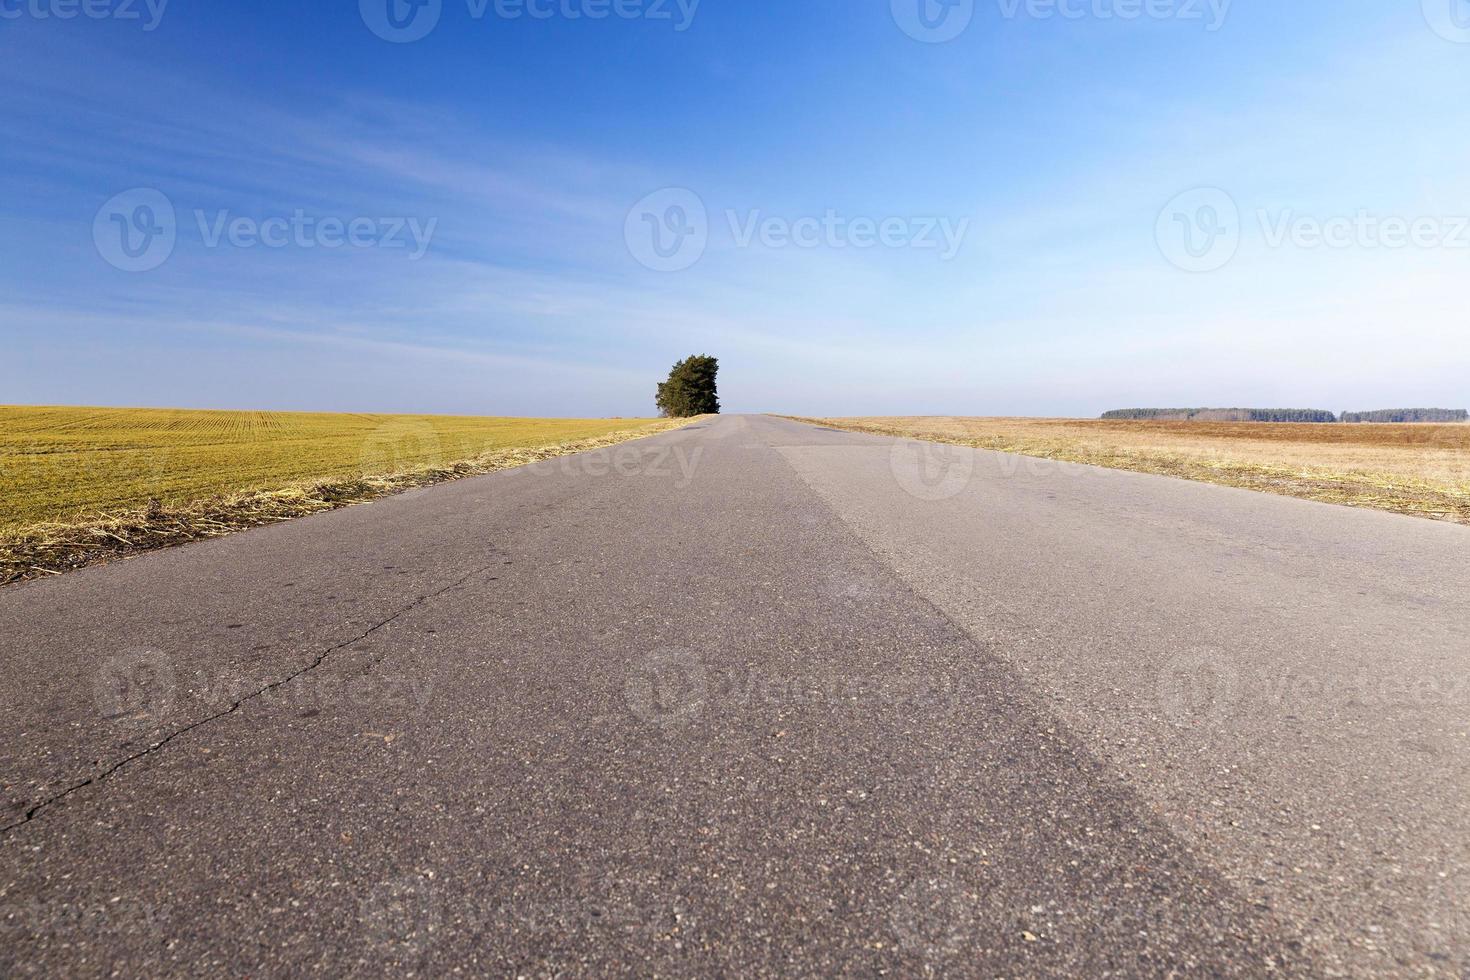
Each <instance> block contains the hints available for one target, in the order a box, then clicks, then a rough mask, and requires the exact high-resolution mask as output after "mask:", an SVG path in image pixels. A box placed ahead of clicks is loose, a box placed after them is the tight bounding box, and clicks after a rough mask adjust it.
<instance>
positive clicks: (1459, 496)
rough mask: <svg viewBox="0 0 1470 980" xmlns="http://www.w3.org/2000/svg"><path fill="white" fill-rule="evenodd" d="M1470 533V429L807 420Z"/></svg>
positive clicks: (1449, 426)
mask: <svg viewBox="0 0 1470 980" xmlns="http://www.w3.org/2000/svg"><path fill="white" fill-rule="evenodd" d="M805 421H808V422H818V423H821V424H823V425H829V426H832V427H834V428H846V429H854V430H857V431H862V432H875V433H881V434H884V435H899V436H908V437H911V438H916V439H926V440H932V441H935V442H948V443H955V444H958V445H967V446H976V447H979V448H982V449H994V450H998V451H1001V452H1011V453H1019V454H1021V455H1025V456H1038V457H1042V458H1045V459H1057V460H1065V461H1068V462H1076V463H1089V464H1093V465H1097V466H1107V467H1110V468H1113V469H1125V470H1137V471H1140V472H1145V473H1158V474H1162V475H1165V476H1176V477H1182V478H1185V479H1190V480H1200V481H1204V482H1207V483H1220V484H1225V485H1227V486H1236V487H1245V488H1248V489H1251V490H1264V491H1267V492H1271V493H1280V494H1286V495H1289V496H1296V497H1305V498H1307V499H1311V500H1321V501H1326V502H1329V503H1337V504H1349V505H1352V506H1358V507H1374V508H1377V509H1380V510H1390V511H1394V512H1397V513H1402V514H1412V515H1415V516H1419V517H1433V518H1438V519H1441V520H1451V521H1456V522H1459V523H1462V524H1470V425H1466V424H1438V425H1435V424H1418V425H1393V424H1362V425H1359V424H1343V423H1336V424H1318V425H1308V424H1298V423H1271V422H1163V421H1134V420H1092V419H1017V418H958V417H947V416H933V417H914V418H897V417H894V418H842V419H830V418H827V419H806V420H805Z"/></svg>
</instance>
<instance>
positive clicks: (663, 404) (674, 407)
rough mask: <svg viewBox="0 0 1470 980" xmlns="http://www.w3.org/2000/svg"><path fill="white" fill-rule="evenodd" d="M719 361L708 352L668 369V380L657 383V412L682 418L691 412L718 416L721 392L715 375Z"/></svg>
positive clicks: (717, 371) (718, 368)
mask: <svg viewBox="0 0 1470 980" xmlns="http://www.w3.org/2000/svg"><path fill="white" fill-rule="evenodd" d="M719 373H720V362H719V360H718V359H717V358H713V357H709V356H707V355H703V354H701V355H698V356H695V357H686V358H684V360H682V361H680V362H679V363H678V364H675V365H674V369H673V370H672V371H670V372H669V380H667V381H665V382H662V383H661V384H660V385H659V386H658V396H657V397H656V399H655V401H656V403H657V404H658V410H659V414H661V415H665V416H667V417H669V418H676V419H683V418H689V417H690V416H692V415H718V414H719V413H720V392H719V388H718V387H717V385H716V384H715V376H716V375H718V374H719Z"/></svg>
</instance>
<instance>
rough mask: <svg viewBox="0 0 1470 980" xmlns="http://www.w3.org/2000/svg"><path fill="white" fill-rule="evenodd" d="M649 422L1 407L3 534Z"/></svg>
mask: <svg viewBox="0 0 1470 980" xmlns="http://www.w3.org/2000/svg"><path fill="white" fill-rule="evenodd" d="M654 423H655V420H653V419H510V418H475V417H452V416H430V415H334V414H311V413H296V412H206V411H192V410H183V409H121V408H29V407H5V406H0V534H3V533H4V532H5V531H9V530H14V529H16V528H20V527H24V526H27V525H33V524H37V523H40V522H53V521H54V522H78V521H86V520H88V519H90V518H93V517H96V516H98V515H104V514H114V513H116V512H118V511H126V510H133V509H138V508H146V507H148V506H149V505H150V502H151V501H153V500H157V501H158V502H159V503H160V504H161V505H162V506H163V507H165V508H170V507H178V506H182V505H186V504H189V503H191V502H194V501H198V500H202V499H205V498H210V497H216V496H230V495H234V494H239V493H242V492H246V491H251V490H275V489H279V488H282V487H288V486H292V485H296V484H303V483H315V482H320V481H330V480H351V479H359V478H363V477H379V476H391V475H396V474H402V473H408V472H413V471H415V470H422V469H428V468H433V467H444V466H449V465H451V464H454V463H457V462H461V461H465V460H472V459H475V458H477V457H479V456H482V455H484V454H486V453H491V452H494V451H497V450H505V449H512V448H525V447H537V446H545V445H552V444H559V443H567V442H575V441H579V440H586V439H594V438H598V437H603V436H607V435H609V434H611V433H614V432H620V431H627V430H631V429H640V428H643V427H645V426H651V425H653V424H654Z"/></svg>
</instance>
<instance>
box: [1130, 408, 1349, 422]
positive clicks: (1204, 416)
mask: <svg viewBox="0 0 1470 980" xmlns="http://www.w3.org/2000/svg"><path fill="white" fill-rule="evenodd" d="M1103 418H1105V419H1153V420H1167V421H1180V422H1336V421H1337V416H1336V415H1334V414H1333V413H1331V412H1324V411H1321V410H1319V409H1315V408H1122V409H1118V410H1117V411H1114V412H1104V413H1103Z"/></svg>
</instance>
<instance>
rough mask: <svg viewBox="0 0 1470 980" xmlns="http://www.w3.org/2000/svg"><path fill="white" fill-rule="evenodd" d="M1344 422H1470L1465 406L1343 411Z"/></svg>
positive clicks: (1469, 414) (1468, 412) (1469, 413)
mask: <svg viewBox="0 0 1470 980" xmlns="http://www.w3.org/2000/svg"><path fill="white" fill-rule="evenodd" d="M1342 420H1343V421H1344V422H1470V411H1466V410H1465V409H1463V408H1385V409H1380V410H1379V411H1377V412H1343V413H1342Z"/></svg>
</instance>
